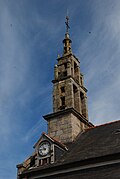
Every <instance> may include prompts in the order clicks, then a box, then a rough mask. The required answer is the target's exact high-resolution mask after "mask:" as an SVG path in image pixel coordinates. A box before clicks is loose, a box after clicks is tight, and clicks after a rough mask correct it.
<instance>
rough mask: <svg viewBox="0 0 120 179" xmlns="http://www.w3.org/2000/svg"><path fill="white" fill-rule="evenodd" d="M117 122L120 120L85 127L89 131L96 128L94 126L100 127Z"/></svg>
mask: <svg viewBox="0 0 120 179" xmlns="http://www.w3.org/2000/svg"><path fill="white" fill-rule="evenodd" d="M116 122H120V120H115V121H111V122H107V123H104V124H100V125H96V126H93V127H89V128H87V129H85V131H88V130H91V129H94V128H98V127H102V126H106V125H110V124H113V123H116Z"/></svg>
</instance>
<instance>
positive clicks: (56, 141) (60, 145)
mask: <svg viewBox="0 0 120 179" xmlns="http://www.w3.org/2000/svg"><path fill="white" fill-rule="evenodd" d="M43 136H44V137H45V138H46V139H48V140H49V141H51V142H52V143H54V144H56V145H58V146H59V147H61V148H63V149H65V150H68V149H67V147H66V146H65V145H64V144H63V143H61V142H59V141H58V140H56V139H55V138H52V137H50V136H49V135H48V134H46V133H45V132H43V133H42V136H41V137H40V138H39V140H38V141H37V142H36V143H35V145H34V146H33V147H34V148H35V147H36V146H37V145H38V144H39V143H40V142H41V140H42V138H43Z"/></svg>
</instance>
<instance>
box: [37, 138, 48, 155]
mask: <svg viewBox="0 0 120 179" xmlns="http://www.w3.org/2000/svg"><path fill="white" fill-rule="evenodd" d="M49 152H50V143H49V142H47V141H44V142H42V143H41V144H40V146H39V154H40V155H41V156H45V155H47V154H48V153H49Z"/></svg>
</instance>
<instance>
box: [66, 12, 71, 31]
mask: <svg viewBox="0 0 120 179" xmlns="http://www.w3.org/2000/svg"><path fill="white" fill-rule="evenodd" d="M65 24H66V32H67V33H68V29H70V26H69V17H68V15H67V16H66V22H65Z"/></svg>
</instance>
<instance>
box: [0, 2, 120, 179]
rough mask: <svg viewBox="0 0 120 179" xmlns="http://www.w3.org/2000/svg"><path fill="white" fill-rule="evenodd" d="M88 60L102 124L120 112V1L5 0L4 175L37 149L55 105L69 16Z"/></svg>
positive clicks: (1, 51) (76, 48) (0, 40)
mask: <svg viewBox="0 0 120 179" xmlns="http://www.w3.org/2000/svg"><path fill="white" fill-rule="evenodd" d="M67 9H68V14H69V17H70V27H71V28H70V37H71V39H72V51H73V53H74V54H75V55H76V56H77V57H78V58H79V59H80V62H81V63H80V64H81V71H82V73H83V74H84V79H85V85H86V87H87V89H88V108H89V119H90V121H91V122H92V123H94V124H95V125H99V124H103V123H106V122H110V121H114V120H119V119H120V97H119V92H120V75H119V73H120V70H119V69H120V10H119V9H120V1H119V0H62V1H61V0H49V1H48V0H44V1H43V0H34V1H33V0H0V143H1V147H0V179H8V178H9V179H14V178H16V164H18V163H21V162H22V161H23V160H24V159H26V158H27V157H28V156H29V155H30V154H31V153H32V151H33V149H32V146H33V145H34V143H36V141H37V140H38V138H39V136H40V135H41V133H42V132H43V131H46V130H47V124H46V122H45V121H44V120H43V118H42V116H43V115H45V114H48V113H50V112H52V83H51V80H52V79H53V69H54V65H55V64H56V63H57V61H56V58H57V55H58V54H60V55H62V51H63V44H62V40H63V38H64V34H65V23H64V22H65V16H66V12H67Z"/></svg>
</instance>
